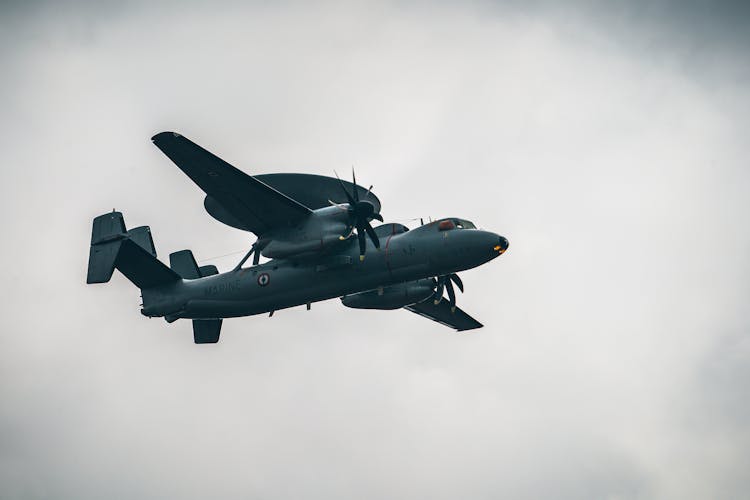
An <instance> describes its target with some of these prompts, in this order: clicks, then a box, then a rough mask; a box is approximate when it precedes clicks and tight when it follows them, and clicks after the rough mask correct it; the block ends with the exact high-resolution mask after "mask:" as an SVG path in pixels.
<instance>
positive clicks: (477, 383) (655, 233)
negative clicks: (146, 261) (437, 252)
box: [0, 1, 750, 499]
mask: <svg viewBox="0 0 750 500" xmlns="http://www.w3.org/2000/svg"><path fill="white" fill-rule="evenodd" d="M0 8H1V9H2V12H1V13H0V14H1V15H0V28H1V29H0V61H1V62H2V67H3V77H2V79H0V103H2V109H3V112H2V114H0V155H1V158H2V163H1V164H0V165H1V167H0V168H2V173H3V176H2V180H3V182H2V183H1V184H0V190H2V196H1V197H0V218H1V219H0V221H1V222H2V228H3V231H4V233H5V236H4V238H3V245H2V247H0V258H2V262H3V268H4V270H3V273H2V276H3V285H2V287H0V304H1V305H0V307H1V308H2V309H1V310H2V313H3V314H2V316H3V327H2V328H0V402H1V404H0V497H1V498H3V499H5V498H10V499H14V498H80V499H89V498H91V499H95V498H154V499H156V498H206V497H214V498H281V499H287V498H288V499H297V498H321V499H323V498H325V499H332V498H333V499H338V498H340V499H348V498H373V499H378V498H404V499H412V498H437V499H441V498H443V499H455V498H476V499H482V498H501V497H502V498H516V499H536V498H565V499H567V498H570V499H580V498H592V499H593V498H607V499H635V498H638V499H663V498H674V499H705V498H747V497H748V496H750V476H748V474H747V471H748V470H750V451H749V450H750V423H749V422H750V403H749V402H748V384H749V383H750V329H749V321H748V318H747V305H748V301H749V299H750V284H749V283H750V265H749V261H748V258H747V256H748V254H750V225H749V224H748V217H747V214H748V210H750V196H748V195H749V194H750V189H749V188H750V185H749V181H750V172H749V171H748V156H749V153H750V148H749V147H748V142H747V140H748V130H749V129H750V127H749V125H750V86H749V85H748V84H749V83H750V79H749V77H750V59H748V57H747V54H748V48H750V40H749V39H748V35H747V30H746V27H747V24H748V21H749V20H750V16H749V14H750V10H749V9H748V7H745V6H743V5H742V4H739V3H738V4H731V3H716V2H713V3H709V2H706V3H705V4H703V3H700V2H679V3H678V2H674V3H671V2H656V3H652V4H648V5H646V4H641V3H633V2H631V3H629V5H628V6H619V7H613V6H608V5H607V6H605V5H604V4H603V3H600V2H583V1H582V2H577V3H570V2H565V4H564V5H557V4H554V3H545V2H541V3H532V4H527V3H526V2H508V3H482V2H479V3H469V4H465V3H463V2H461V3H459V2H456V3H452V2H442V3H409V4H406V5H400V4H395V3H383V2H373V3H367V2H359V3H351V2H344V3H323V4H314V5H313V4H309V3H306V2H304V3H303V2H301V3H287V4H283V5H281V4H279V5H276V4H274V5H269V4H266V3H258V4H246V3H239V2H238V3H227V4H223V5H216V4H212V5H210V6H209V5H202V4H185V3H184V2H173V3H162V4H160V5H151V4H150V3H142V4H141V3H129V4H122V3H120V2H117V3H114V2H112V3H109V4H100V3H96V4H93V3H92V4H87V3H76V2H73V3H70V2H68V3H66V2H61V3H58V2H55V3H38V4H35V5H33V6H28V5H23V4H18V5H16V4H12V3H11V4H8V3H3V4H2V7H0ZM162 130H177V131H180V132H181V133H183V134H184V135H186V136H187V137H190V138H191V139H193V140H195V141H196V142H198V143H200V144H202V145H204V146H205V147H207V148H208V149H210V150H212V151H214V152H216V153H217V154H219V155H220V156H222V157H223V158H225V159H226V160H228V161H230V162H231V163H233V164H235V165H236V166H238V167H240V168H242V169H244V170H245V171H247V172H249V173H263V172H308V173H319V174H331V173H332V171H333V169H338V170H339V171H340V172H341V171H347V170H348V168H349V166H350V165H352V164H354V165H355V166H356V168H357V172H358V176H359V178H360V180H361V181H362V182H363V183H367V184H368V185H369V184H370V183H372V184H374V185H375V191H376V193H377V194H378V195H379V197H380V199H381V200H382V202H383V214H384V216H385V217H386V219H387V220H396V221H401V222H406V221H407V220H409V219H413V218H416V217H420V216H424V217H428V216H432V217H440V216H448V215H455V216H461V217H464V218H467V219H470V220H473V221H474V222H476V223H477V224H478V225H480V226H483V227H485V228H488V229H491V230H493V231H496V232H499V233H500V234H503V235H505V236H507V237H508V238H509V240H510V242H511V247H510V250H509V252H508V253H507V254H506V255H504V256H503V257H501V258H500V259H498V260H495V261H493V262H492V263H490V264H488V265H486V266H485V267H482V268H481V269H476V270H472V271H468V272H465V273H462V277H463V278H464V281H465V283H466V287H467V290H466V293H465V294H463V295H462V296H461V297H459V301H460V302H459V303H460V305H461V306H462V307H463V308H464V309H466V310H467V311H468V312H469V313H471V314H473V315H475V316H476V317H477V318H479V319H480V320H481V321H482V322H483V323H484V324H485V325H486V326H485V328H484V329H482V330H478V331H476V332H474V333H471V334H456V333H453V332H451V331H450V330H448V329H445V328H443V327H441V326H439V325H437V324H434V323H432V322H429V321H426V320H424V319H422V318H419V317H418V316H416V315H413V314H410V313H408V312H406V311H395V312H372V311H355V310H350V309H346V308H344V307H343V306H342V305H341V304H340V303H338V301H329V302H328V303H322V304H315V305H313V308H312V311H310V312H307V311H305V310H304V308H298V309H292V310H285V311H279V312H278V313H277V314H276V315H275V316H274V317H273V318H272V319H269V318H267V317H264V316H258V317H253V318H243V319H235V320H228V321H226V322H225V324H224V328H223V332H222V340H221V342H220V343H219V344H218V345H216V346H195V345H194V344H193V343H192V334H191V329H190V323H189V322H186V321H179V322H177V323H175V324H172V325H167V324H166V323H165V322H163V321H161V320H148V319H146V318H144V317H142V316H141V315H140V314H139V313H138V304H139V296H138V290H137V289H136V288H134V287H133V286H132V285H131V284H130V283H129V282H128V281H126V280H125V279H124V278H122V276H120V275H117V276H115V278H114V279H113V280H112V282H111V283H109V284H107V285H98V286H86V285H85V284H84V282H85V271H86V260H87V257H88V242H89V238H90V223H91V219H92V218H93V217H94V216H96V215H99V214H100V213H104V212H106V211H109V210H111V209H112V208H113V207H115V208H117V209H118V210H121V211H122V212H123V213H124V215H125V220H126V222H127V223H128V225H129V226H131V227H135V226H138V225H143V224H148V225H150V226H151V228H152V231H153V233H154V236H155V240H156V246H157V250H158V251H159V252H160V255H161V257H162V258H166V257H167V255H168V254H169V253H170V252H172V251H176V250H180V249H183V248H191V249H192V250H193V251H194V253H195V255H196V257H197V258H198V259H199V260H200V259H207V258H210V257H215V256H219V255H224V254H227V253H230V252H236V251H239V250H243V249H244V248H246V246H247V245H248V243H249V242H250V238H248V235H246V234H243V233H242V232H240V231H237V230H234V229H231V228H226V227H223V226H222V225H221V224H219V223H218V222H216V221H214V220H213V219H211V218H210V217H209V216H208V215H207V214H206V213H205V212H204V210H203V207H202V196H201V193H200V191H199V189H198V188H197V187H196V186H194V185H193V184H192V183H191V182H190V181H189V179H187V178H186V177H185V176H184V175H183V174H182V173H181V172H180V171H179V170H178V169H177V168H176V167H175V166H174V165H173V164H172V163H171V162H170V161H169V160H168V159H167V158H166V157H164V156H163V155H162V154H161V153H160V152H159V151H158V150H157V149H156V148H155V147H154V146H153V145H152V144H151V143H150V141H149V138H150V137H151V135H153V134H154V133H156V132H159V131H162ZM237 258H239V256H231V257H228V258H219V259H211V260H210V262H213V263H216V264H217V265H218V266H219V267H220V269H222V270H227V269H228V268H230V267H231V266H232V265H233V264H234V263H235V261H236V259H237Z"/></svg>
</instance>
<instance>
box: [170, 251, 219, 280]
mask: <svg viewBox="0 0 750 500" xmlns="http://www.w3.org/2000/svg"><path fill="white" fill-rule="evenodd" d="M169 267H170V268H172V270H173V271H174V272H176V273H177V274H179V275H180V276H182V277H183V278H184V279H186V280H194V279H198V278H205V277H206V276H213V275H214V274H219V270H218V269H216V266H214V265H210V264H209V265H207V266H201V267H198V264H197V263H196V262H195V257H193V252H191V251H190V250H180V251H179V252H174V253H171V254H169Z"/></svg>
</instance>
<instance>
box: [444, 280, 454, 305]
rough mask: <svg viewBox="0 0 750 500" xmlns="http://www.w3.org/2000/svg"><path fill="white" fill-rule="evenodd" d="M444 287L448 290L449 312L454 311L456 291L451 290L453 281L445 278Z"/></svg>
mask: <svg viewBox="0 0 750 500" xmlns="http://www.w3.org/2000/svg"><path fill="white" fill-rule="evenodd" d="M445 289H446V290H447V291H448V300H449V301H450V304H451V312H456V292H454V291H453V283H451V280H445Z"/></svg>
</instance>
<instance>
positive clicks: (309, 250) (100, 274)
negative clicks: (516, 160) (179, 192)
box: [87, 132, 508, 344]
mask: <svg viewBox="0 0 750 500" xmlns="http://www.w3.org/2000/svg"><path fill="white" fill-rule="evenodd" d="M151 140H152V141H153V142H154V144H155V145H156V147H158V148H159V149H160V150H161V151H162V152H164V153H165V154H166V155H167V156H168V157H169V158H170V159H171V160H172V161H173V162H174V163H175V164H176V165H177V166H178V167H179V168H180V169H181V170H182V171H183V172H185V174H187V175H188V177H190V178H191V179H192V180H193V181H194V182H195V183H196V184H197V185H198V186H199V187H200V188H201V189H203V191H204V192H205V193H206V198H205V200H204V206H205V208H206V210H207V211H208V213H209V214H210V215H211V216H213V217H214V218H216V219H217V220H219V221H221V222H223V223H225V224H227V225H229V226H232V227H235V228H239V229H242V230H245V231H249V232H252V233H254V234H255V235H256V236H257V240H256V241H255V243H254V244H253V245H252V246H251V248H250V250H249V251H248V253H247V254H246V255H245V256H244V257H243V258H242V260H241V261H240V262H239V263H238V264H237V265H236V266H235V268H234V269H232V270H231V271H229V272H226V273H219V272H218V270H217V269H216V266H213V265H207V266H200V267H199V266H198V265H197V263H196V261H195V258H194V257H193V254H192V252H191V251H190V250H181V251H179V252H175V253H172V254H171V255H170V256H169V266H167V265H165V264H164V263H162V262H161V261H159V260H158V259H157V258H156V250H155V248H154V242H153V239H152V237H151V231H150V229H149V228H148V226H142V227H137V228H135V229H130V230H127V229H126V227H125V221H124V219H123V216H122V214H121V213H120V212H116V211H112V212H111V213H107V214H104V215H100V216H99V217H96V218H95V219H94V223H93V229H92V235H91V249H90V253H89V266H88V277H87V283H106V282H108V281H109V280H110V278H111V277H112V273H113V271H114V269H115V268H116V269H118V270H119V271H120V272H121V273H122V274H123V275H124V276H125V277H126V278H127V279H129V280H130V281H131V282H132V283H133V284H134V285H135V286H137V287H138V288H140V289H141V297H142V299H143V304H142V309H141V313H142V314H143V315H144V316H148V317H163V318H164V319H166V321H167V322H169V323H171V322H173V321H175V320H177V319H181V318H187V319H191V320H192V321H193V338H194V340H195V343H197V344H207V343H215V342H218V340H219V333H220V331H221V324H222V319H223V318H235V317H240V316H250V315H254V314H262V313H269V316H272V315H273V313H274V311H277V310H279V309H285V308H289V307H294V306H300V305H306V306H307V308H308V309H310V304H311V303H313V302H318V301H322V300H328V299H332V298H335V297H340V298H341V302H342V303H343V304H344V305H345V306H347V307H352V308H358V309H383V310H387V309H399V308H404V309H407V310H409V311H412V312H415V313H417V314H419V315H421V316H424V317H426V318H429V319H432V320H434V321H437V322H439V323H442V324H443V325H446V326H449V327H451V328H454V329H455V330H458V331H464V330H471V329H474V328H480V327H481V326H482V324H481V323H479V322H478V321H477V320H475V319H474V318H472V317H471V316H469V315H468V314H466V313H465V312H464V311H462V310H461V309H459V308H458V307H456V293H455V290H454V287H453V285H454V284H455V285H456V287H458V288H459V290H461V292H463V290H464V287H463V283H462V282H461V278H459V277H458V275H457V274H456V273H457V272H459V271H463V270H466V269H471V268H474V267H477V266H479V265H481V264H484V263H485V262H488V261H490V260H492V259H494V258H495V257H498V256H499V255H502V254H503V253H504V252H505V251H506V250H507V249H508V240H507V239H505V238H504V237H502V236H499V235H497V234H495V233H492V232H489V231H483V230H479V229H477V228H476V226H474V224H472V223H471V222H469V221H467V220H464V219H460V218H456V217H448V218H444V219H440V220H436V221H433V222H430V223H428V224H422V225H421V226H420V227H417V228H416V229H412V230H409V229H408V228H407V227H406V226H404V225H402V224H396V223H384V224H381V225H378V226H376V227H372V225H371V223H370V222H371V221H372V220H378V221H380V222H383V217H382V216H381V215H380V201H379V200H378V198H377V197H376V196H375V195H374V194H373V192H372V186H370V189H364V188H363V187H362V186H359V185H358V184H357V181H356V178H354V172H352V177H353V178H352V181H353V182H346V181H342V180H341V179H339V178H338V176H336V178H332V177H324V176H320V175H310V174H265V175H255V176H251V175H247V174H245V173H244V172H242V171H240V170H238V169H237V168H235V167H233V166H232V165H230V164H229V163H227V162H225V161H224V160H222V159H220V158H219V157H217V156H215V155H213V154H212V153H210V152H209V151H206V150H205V149H203V148H201V147H200V146H198V145H197V144H195V143H193V142H192V141H190V140H188V139H187V138H185V137H183V136H181V135H180V134H177V133H175V132H162V133H159V134H157V135H155V136H154V137H153V138H152V139H151ZM261 255H263V256H264V257H266V258H268V259H270V260H269V261H267V262H264V263H262V264H261V263H260V262H259V258H260V256H261ZM250 256H252V257H253V265H252V266H250V267H243V265H244V264H245V262H246V261H247V260H248V259H249V258H250ZM365 256H367V258H365ZM444 292H445V293H447V294H448V298H447V299H444V298H443V294H444Z"/></svg>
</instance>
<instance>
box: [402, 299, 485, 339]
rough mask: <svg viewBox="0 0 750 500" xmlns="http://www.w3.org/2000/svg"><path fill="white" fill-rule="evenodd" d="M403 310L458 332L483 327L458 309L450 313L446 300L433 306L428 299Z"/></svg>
mask: <svg viewBox="0 0 750 500" xmlns="http://www.w3.org/2000/svg"><path fill="white" fill-rule="evenodd" d="M404 309H406V310H408V311H411V312H413V313H417V314H419V315H420V316H423V317H425V318H429V319H431V320H433V321H437V322H438V323H441V324H443V325H445V326H448V327H451V328H453V329H454V330H458V331H459V332H463V331H464V330H473V329H475V328H482V326H483V325H482V323H480V322H479V321H477V320H475V319H474V318H472V317H471V316H469V315H468V314H466V313H465V312H463V311H462V310H461V309H459V308H458V307H457V308H456V311H455V312H451V306H450V303H449V302H448V301H447V300H441V301H440V302H439V303H438V304H437V305H435V304H434V303H433V302H432V299H429V300H426V301H424V302H420V303H418V304H413V305H410V306H406V307H404Z"/></svg>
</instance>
